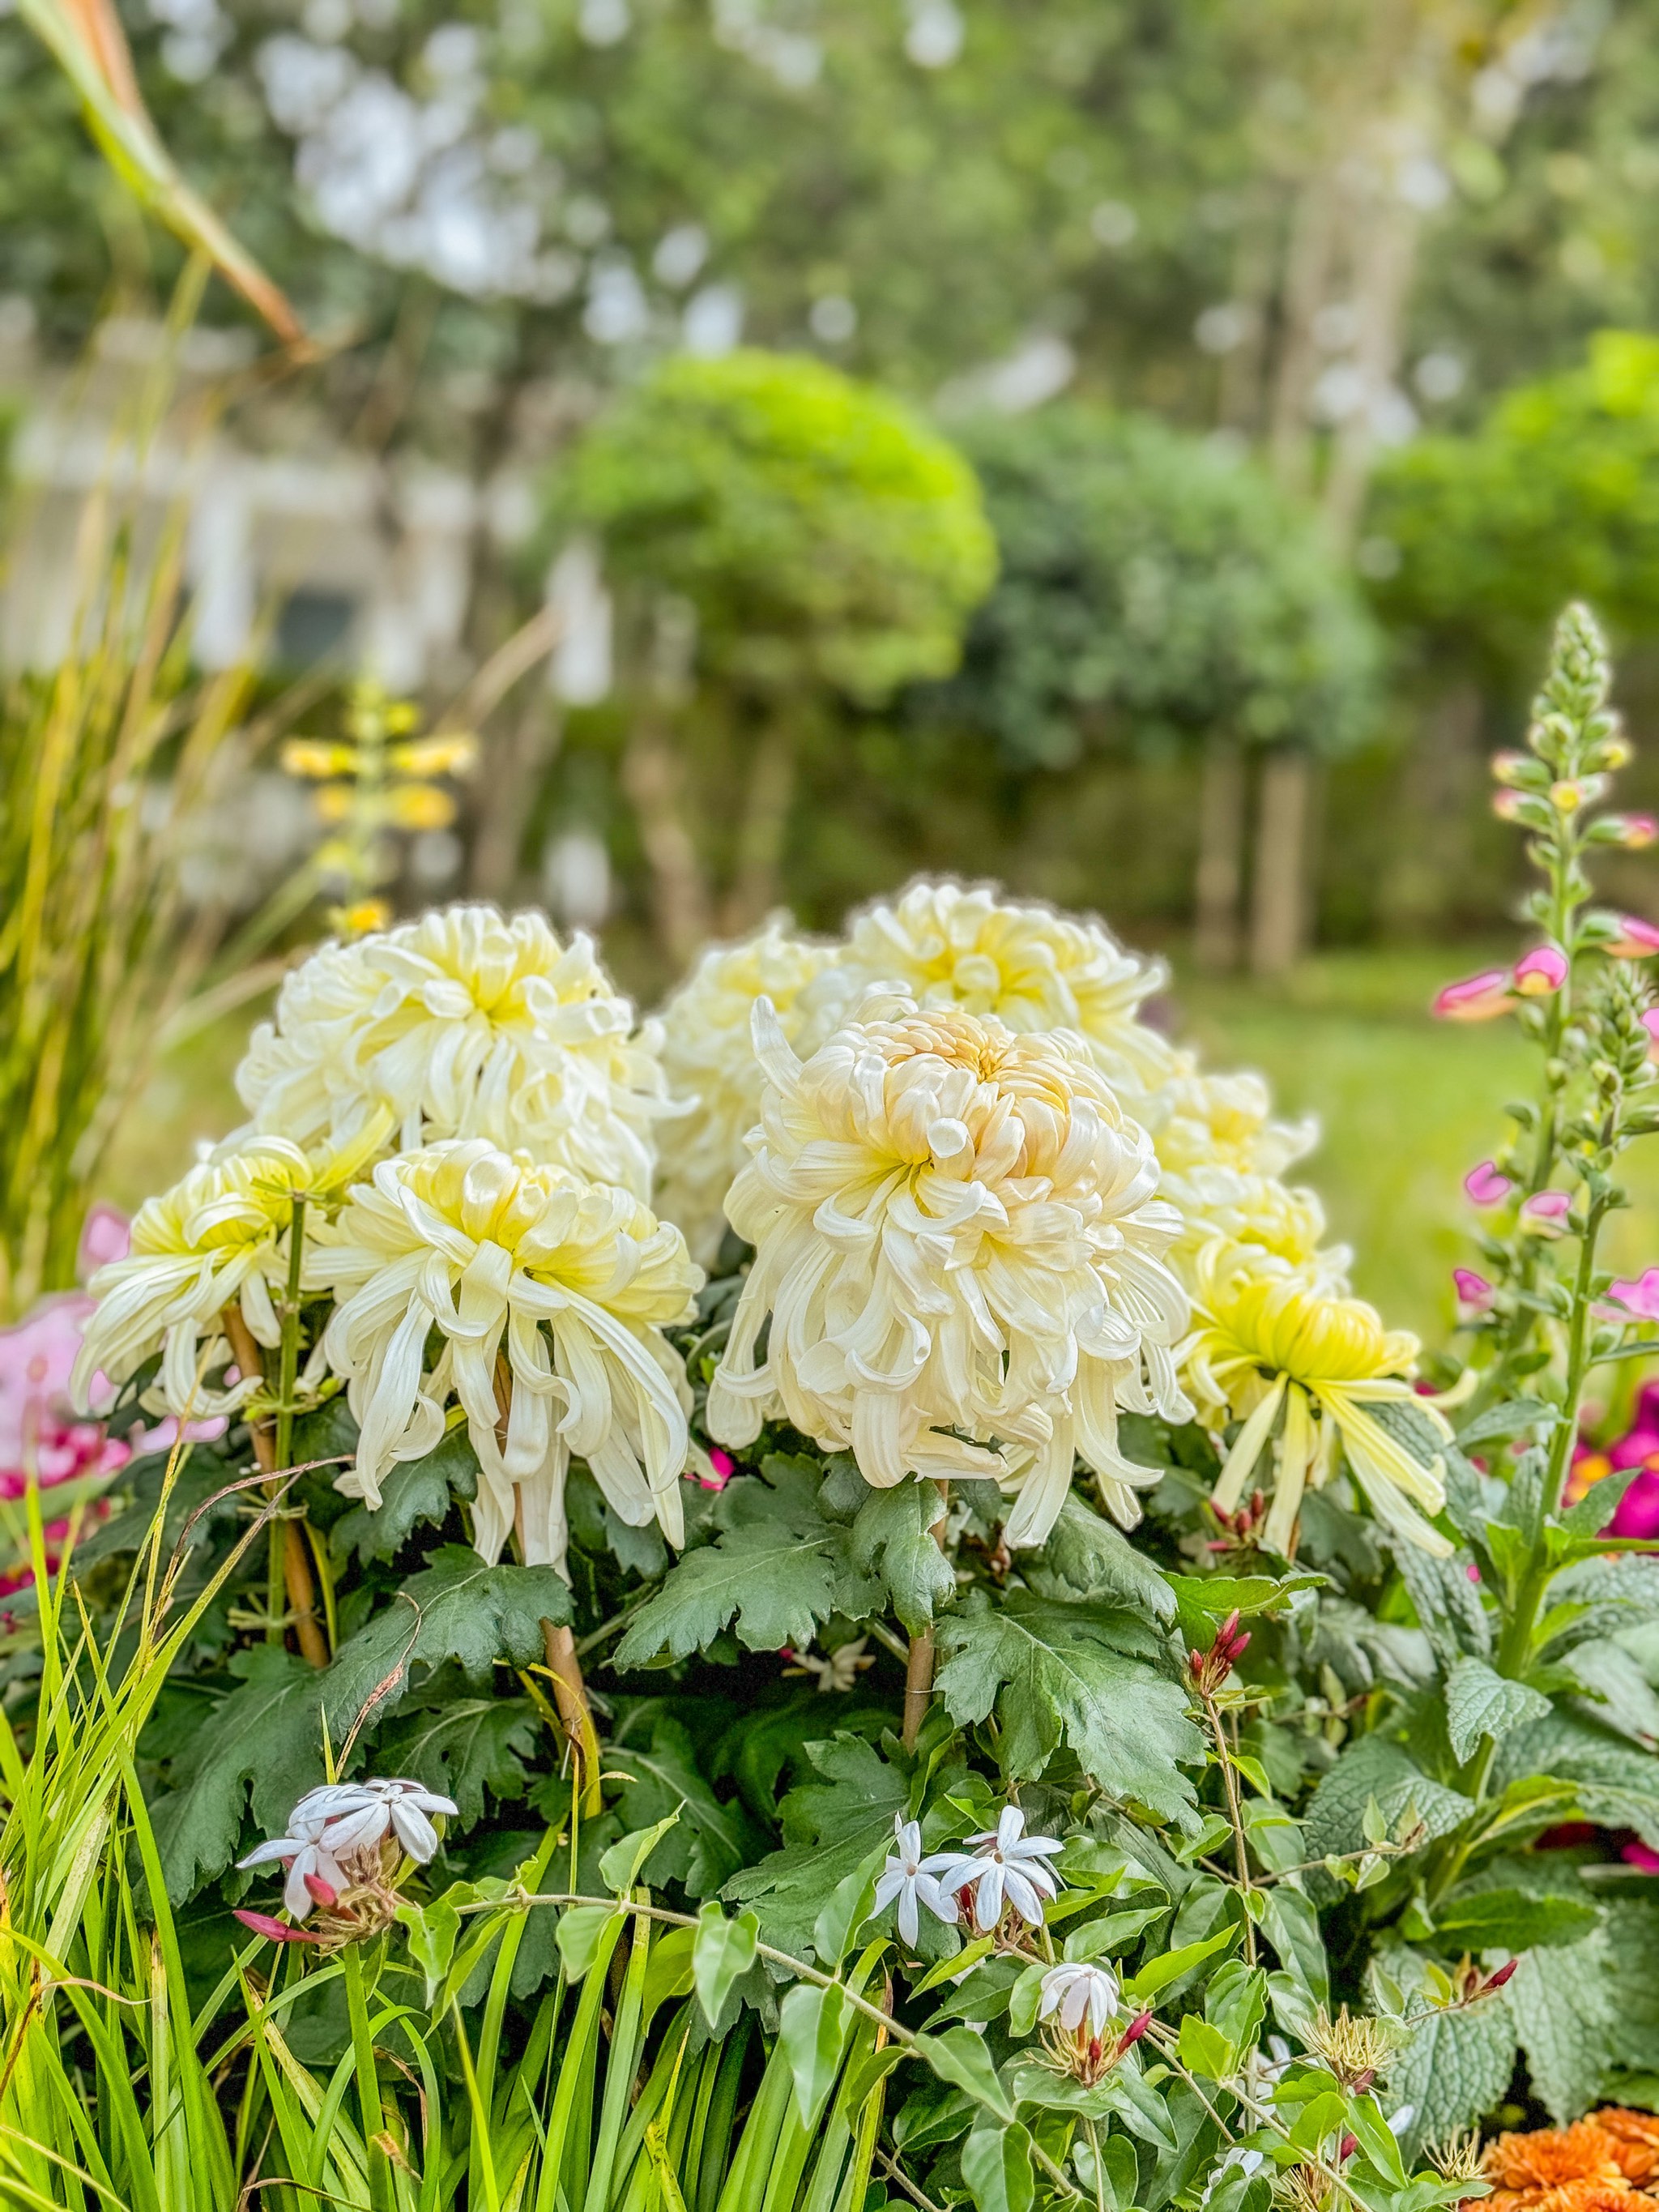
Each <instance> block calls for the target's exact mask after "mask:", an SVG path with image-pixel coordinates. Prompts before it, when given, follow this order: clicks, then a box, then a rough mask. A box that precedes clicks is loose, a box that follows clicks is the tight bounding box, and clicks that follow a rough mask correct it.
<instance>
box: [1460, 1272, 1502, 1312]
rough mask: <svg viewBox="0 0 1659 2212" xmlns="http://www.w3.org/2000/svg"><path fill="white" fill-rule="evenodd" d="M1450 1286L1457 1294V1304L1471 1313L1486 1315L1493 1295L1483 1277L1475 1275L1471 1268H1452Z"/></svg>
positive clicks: (1489, 1285)
mask: <svg viewBox="0 0 1659 2212" xmlns="http://www.w3.org/2000/svg"><path fill="white" fill-rule="evenodd" d="M1452 1285H1453V1287H1454V1289H1455V1291H1456V1292H1457V1303H1458V1304H1459V1305H1461V1306H1467V1307H1468V1310H1469V1311H1470V1312H1471V1313H1486V1312H1487V1311H1488V1310H1489V1309H1490V1308H1491V1305H1492V1298H1493V1297H1494V1295H1495V1293H1494V1291H1493V1290H1492V1285H1491V1284H1490V1283H1489V1282H1488V1281H1487V1280H1486V1277H1485V1276H1484V1275H1477V1274H1476V1273H1475V1272H1474V1268H1473V1267H1454V1268H1453V1269H1452Z"/></svg>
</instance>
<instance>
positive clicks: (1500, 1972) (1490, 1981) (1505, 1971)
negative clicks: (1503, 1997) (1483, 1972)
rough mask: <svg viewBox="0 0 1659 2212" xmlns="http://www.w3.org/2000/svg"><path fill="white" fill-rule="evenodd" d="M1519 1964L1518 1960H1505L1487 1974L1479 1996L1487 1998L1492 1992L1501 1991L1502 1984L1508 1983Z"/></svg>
mask: <svg viewBox="0 0 1659 2212" xmlns="http://www.w3.org/2000/svg"><path fill="white" fill-rule="evenodd" d="M1520 1963H1521V1961H1520V1960H1519V1959H1505V1960H1504V1963H1503V1965H1502V1966H1499V1967H1498V1968H1497V1969H1496V1971H1495V1972H1492V1973H1490V1974H1488V1975H1487V1977H1486V1980H1485V1981H1484V1982H1483V1983H1482V1984H1481V1985H1480V1994H1481V1996H1489V1995H1490V1994H1491V1992H1492V1990H1501V1989H1502V1988H1503V1986H1504V1983H1505V1982H1506V1981H1508V1979H1509V1978H1510V1975H1511V1974H1512V1973H1513V1972H1515V1970H1516V1967H1517V1966H1519V1965H1520Z"/></svg>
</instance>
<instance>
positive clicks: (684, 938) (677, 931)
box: [622, 699, 712, 969]
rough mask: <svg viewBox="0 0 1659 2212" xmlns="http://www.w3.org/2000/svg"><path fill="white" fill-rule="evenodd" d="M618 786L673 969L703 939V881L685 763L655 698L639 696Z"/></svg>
mask: <svg viewBox="0 0 1659 2212" xmlns="http://www.w3.org/2000/svg"><path fill="white" fill-rule="evenodd" d="M622 782H623V790H624V792H626V793H627V794H628V799H629V805H631V806H632V807H633V809H634V812H635V817H636V818H637V820H638V823H639V826H640V843H641V846H642V847H643V848H644V850H645V859H646V865H647V867H648V868H649V870H650V872H651V908H652V916H653V920H654V921H655V923H656V927H657V937H658V940H659V943H660V945H661V946H662V949H663V951H665V953H666V954H667V956H668V958H669V960H670V962H671V963H672V965H673V966H674V967H675V968H676V969H681V968H684V967H685V966H686V964H687V963H688V962H690V960H691V959H692V958H693V957H694V956H695V955H696V952H697V951H698V950H699V949H700V948H701V947H702V945H704V944H706V943H707V942H708V936H709V932H710V923H711V919H712V917H711V915H710V911H709V898H708V878H707V876H706V875H705V873H704V870H703V865H702V860H701V859H700V858H699V856H698V853H697V847H696V839H695V838H694V837H693V836H692V834H691V827H690V820H689V818H688V816H687V811H686V805H685V763H684V758H683V757H682V756H681V752H680V749H679V747H678V744H676V743H675V741H674V732H673V728H672V726H671V722H670V720H669V718H668V716H667V714H665V712H664V711H663V708H662V707H661V705H660V704H659V702H657V701H656V700H653V699H646V700H641V702H640V703H639V708H638V711H637V713H636V714H635V719H634V725H633V728H632V729H631V731H630V732H629V738H628V744H627V747H626V750H624V751H623V761H622Z"/></svg>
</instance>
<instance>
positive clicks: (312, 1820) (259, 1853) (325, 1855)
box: [236, 1792, 351, 1920]
mask: <svg viewBox="0 0 1659 2212" xmlns="http://www.w3.org/2000/svg"><path fill="white" fill-rule="evenodd" d="M315 1794H316V1793H315V1792H313V1796H314V1795H315ZM304 1804H305V1801H303V1800H302V1801H301V1803H300V1804H299V1805H296V1806H295V1808H294V1810H293V1812H292V1813H291V1814H289V1822H288V1826H289V1832H288V1834H287V1835H285V1836H273V1837H272V1838H270V1841H269V1842H268V1843H264V1844H258V1846H257V1847H256V1848H255V1849H254V1850H251V1851H250V1852H249V1853H248V1855H247V1857H246V1858H245V1859H238V1860H237V1862H236V1863H237V1865H238V1866H239V1867H242V1868H247V1867H259V1866H270V1865H271V1864H273V1863H275V1862H276V1861H279V1860H281V1861H286V1863H287V1865H288V1878H287V1880H286V1881H284V1882H283V1904H284V1905H286V1906H287V1907H288V1910H289V1914H290V1915H291V1916H292V1917H293V1918H294V1919H295V1920H303V1919H304V1918H305V1917H306V1916H307V1913H309V1911H311V1908H312V1906H313V1905H316V1904H319V1903H320V1902H321V1899H319V1898H317V1897H314V1896H313V1894H312V1892H311V1890H310V1888H309V1887H308V1881H316V1882H319V1883H321V1884H323V1885H324V1886H325V1888H327V1889H329V1890H331V1891H333V1892H334V1893H339V1892H340V1891H341V1890H343V1889H349V1887H350V1886H351V1882H350V1876H349V1875H348V1874H347V1872H346V1870H345V1869H344V1868H343V1866H342V1865H341V1864H340V1862H339V1860H338V1859H337V1857H335V1855H334V1849H333V1844H332V1843H331V1840H330V1839H329V1838H328V1837H327V1834H326V1831H327V1827H328V1820H327V1816H326V1814H321V1813H315V1814H308V1813H306V1812H305V1810H304Z"/></svg>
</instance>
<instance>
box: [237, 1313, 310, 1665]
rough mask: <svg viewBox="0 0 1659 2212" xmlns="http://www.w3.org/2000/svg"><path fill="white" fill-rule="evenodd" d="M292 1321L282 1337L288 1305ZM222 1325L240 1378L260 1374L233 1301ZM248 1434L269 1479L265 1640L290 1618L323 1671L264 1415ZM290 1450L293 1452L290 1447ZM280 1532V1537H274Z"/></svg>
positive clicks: (305, 1578) (298, 1545) (299, 1544)
mask: <svg viewBox="0 0 1659 2212" xmlns="http://www.w3.org/2000/svg"><path fill="white" fill-rule="evenodd" d="M291 1310H292V1318H291V1320H290V1318H289V1314H288V1313H285V1314H284V1316H283V1335H284V1338H286V1337H287V1335H288V1334H289V1330H290V1328H292V1329H293V1330H294V1331H295V1333H296V1335H297V1331H298V1328H299V1321H300V1316H299V1308H298V1305H297V1304H293V1303H292V1302H291ZM223 1321H224V1332H225V1335H226V1338H227V1340H228V1342H229V1345H230V1348H231V1350H232V1352H234V1354H235V1358H236V1364H237V1365H238V1367H240V1369H241V1370H242V1372H243V1374H244V1375H258V1376H263V1375H264V1358H263V1357H262V1355H261V1353H260V1351H259V1347H258V1345H257V1344H256V1343H255V1342H254V1340H253V1334H252V1330H251V1329H250V1328H248V1325H247V1323H246V1321H245V1320H244V1319H243V1317H242V1310H241V1307H240V1305H239V1304H235V1303H234V1302H233V1303H232V1304H229V1305H228V1306H227V1307H226V1308H225V1310H224V1316H223ZM284 1395H291V1393H285V1394H284ZM248 1435H249V1437H251V1438H252V1443H253V1456H254V1459H255V1461H256V1462H258V1468H259V1472H260V1473H261V1474H264V1475H266V1476H269V1477H270V1478H271V1480H269V1481H268V1482H267V1484H266V1486H265V1496H266V1498H267V1500H268V1501H269V1503H270V1510H271V1516H272V1518H271V1525H270V1580H269V1585H268V1588H267V1591H266V1626H265V1638H266V1641H267V1642H268V1643H271V1644H281V1643H282V1642H283V1638H284V1636H285V1635H286V1633H287V1630H288V1627H289V1623H290V1617H291V1621H292V1626H293V1628H294V1632H295V1637H296V1638H297V1639H298V1642H299V1645H300V1650H301V1653H302V1654H303V1656H305V1658H306V1659H307V1661H308V1662H310V1664H311V1665H312V1666H313V1667H326V1666H327V1664H328V1659H329V1651H328V1639H327V1638H326V1637H325V1635H324V1633H323V1627H322V1623H321V1622H320V1620H319V1619H318V1617H317V1585H316V1583H315V1581H314V1580H313V1577H312V1572H311V1560H310V1558H309V1557H308V1555H307V1550H306V1540H305V1531H304V1529H303V1528H301V1525H300V1522H299V1521H297V1520H295V1519H293V1518H291V1517H289V1516H287V1515H285V1514H283V1511H282V1509H281V1506H280V1504H278V1500H279V1499H280V1498H281V1496H282V1484H281V1481H280V1480H279V1478H280V1476H281V1474H282V1472H283V1467H284V1464H285V1462H284V1461H283V1456H282V1455H281V1454H280V1453H279V1452H278V1450H277V1444H276V1431H274V1430H273V1427H272V1424H271V1421H270V1418H269V1416H267V1415H265V1414H254V1415H251V1416H250V1418H249V1420H248ZM289 1449H292V1446H291V1443H290V1446H289ZM279 1528H280V1530H281V1532H282V1533H281V1534H280V1535H279V1534H278V1533H277V1531H278V1529H279Z"/></svg>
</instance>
